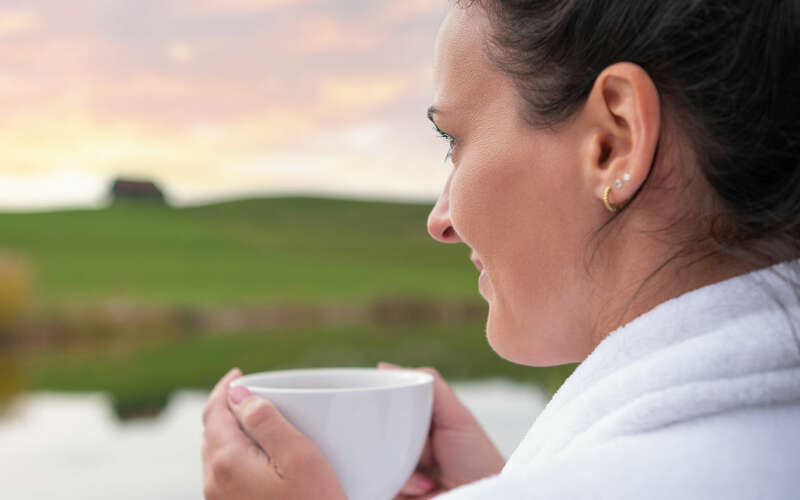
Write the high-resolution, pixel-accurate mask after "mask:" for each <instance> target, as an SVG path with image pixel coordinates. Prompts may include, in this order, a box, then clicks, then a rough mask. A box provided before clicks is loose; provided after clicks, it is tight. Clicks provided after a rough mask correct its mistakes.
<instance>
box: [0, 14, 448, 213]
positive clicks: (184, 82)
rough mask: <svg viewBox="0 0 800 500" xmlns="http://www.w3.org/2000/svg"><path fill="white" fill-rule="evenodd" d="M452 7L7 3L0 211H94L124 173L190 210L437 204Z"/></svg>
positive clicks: (1, 36) (0, 102)
mask: <svg viewBox="0 0 800 500" xmlns="http://www.w3.org/2000/svg"><path fill="white" fill-rule="evenodd" d="M445 9H446V2H445V0H441V1H439V0H70V1H68V2H67V1H63V0H3V2H2V4H1V5H0V209H30V208H46V207H52V206H65V205H74V204H77V205H91V204H93V203H97V201H98V200H100V199H102V197H103V195H104V193H105V192H106V191H107V187H108V183H109V181H110V180H111V179H112V178H114V177H116V176H129V177H135V178H147V179H154V180H156V181H158V182H160V183H162V185H163V186H164V187H165V188H166V191H167V193H168V195H169V197H170V198H171V199H172V200H173V201H174V202H176V203H179V204H192V203H200V202H205V201H210V200H215V199H221V198H230V197H236V196H246V195H261V194H272V193H285V192H292V193H330V194H334V195H345V196H359V197H368V198H373V197H392V198H404V199H431V200H432V199H434V198H435V196H436V195H437V194H438V192H439V190H440V189H441V186H442V185H443V183H444V181H445V178H446V176H447V170H448V166H447V165H446V164H445V163H444V162H443V156H444V153H445V150H446V146H445V144H444V142H442V141H441V139H439V138H437V137H436V135H435V133H434V132H433V130H432V128H431V126H430V125H429V124H428V123H427V122H426V119H425V110H426V109H427V106H428V105H429V104H430V98H431V93H432V89H431V64H432V53H433V42H434V39H435V36H436V30H437V28H438V25H439V23H440V21H441V19H442V17H443V14H444V11H445Z"/></svg>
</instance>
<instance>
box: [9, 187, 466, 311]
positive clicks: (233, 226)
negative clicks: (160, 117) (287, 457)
mask: <svg viewBox="0 0 800 500" xmlns="http://www.w3.org/2000/svg"><path fill="white" fill-rule="evenodd" d="M429 210H430V206H423V205H410V204H397V203H375V202H358V201H344V200H327V199H308V198H306V199H304V198H276V199H258V200H245V201H235V202H230V203H223V204H218V205H210V206H204V207H197V208H185V209H175V208H170V207H166V206H158V205H151V204H137V203H124V204H118V205H115V206H112V207H111V208H108V209H104V210H87V211H67V212H55V213H40V214H0V235H2V236H0V249H4V250H10V251H12V252H14V253H18V254H21V255H23V256H25V257H26V258H27V259H28V260H29V262H30V264H31V265H32V267H33V270H34V273H35V276H36V294H37V297H38V299H39V300H41V301H42V302H43V303H46V304H53V303H60V302H64V301H68V302H95V301H98V300H107V299H124V300H130V301H135V302H143V303H151V304H163V305H180V304H192V305H222V304H254V303H261V302H265V301H273V302H275V301H277V302H284V301H286V302H302V303H320V302H360V301H365V300H370V299H374V298H376V297H386V296H390V297H398V296H400V297H410V298H419V299H425V298H439V299H441V298H445V299H459V300H464V299H467V300H476V301H478V300H480V297H479V296H478V294H477V291H476V278H477V276H476V273H475V270H474V269H473V268H472V264H471V263H470V262H469V260H468V256H469V254H468V250H467V248H466V247H465V246H463V245H458V246H454V245H442V244H438V243H437V242H435V241H433V240H432V239H431V238H430V236H429V235H428V234H427V232H426V229H425V222H426V218H427V214H428V211H429Z"/></svg>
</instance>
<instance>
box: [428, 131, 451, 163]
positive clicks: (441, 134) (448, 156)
mask: <svg viewBox="0 0 800 500" xmlns="http://www.w3.org/2000/svg"><path fill="white" fill-rule="evenodd" d="M433 129H434V130H435V131H436V133H437V134H438V135H439V137H441V138H442V139H444V140H445V141H446V142H447V145H448V149H447V154H446V155H445V157H444V161H445V162H446V161H448V160H450V159H451V158H452V157H453V148H455V147H456V140H455V139H454V138H453V137H452V136H451V135H450V134H448V133H446V132H442V130H441V129H440V128H439V127H437V126H436V125H434V126H433Z"/></svg>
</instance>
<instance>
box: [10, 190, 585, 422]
mask: <svg viewBox="0 0 800 500" xmlns="http://www.w3.org/2000/svg"><path fill="white" fill-rule="evenodd" d="M429 209H430V207H429V206H423V205H404V204H393V203H366V202H355V201H338V200H322V199H301V198H282V199H263V200H247V201H237V202H231V203H224V204H219V205H213V206H206V207H198V208H187V209H174V208H169V207H165V206H158V205H149V204H130V203H128V204H121V205H116V206H112V207H111V208H108V209H104V210H95V211H71V212H56V213H42V214H0V234H2V240H0V241H2V243H0V248H2V249H3V250H6V251H10V252H11V253H14V254H19V255H21V256H23V257H24V258H25V259H26V260H27V261H28V262H29V264H30V266H31V268H32V271H33V273H34V275H35V294H34V300H35V301H36V303H37V304H38V305H39V306H40V307H45V308H48V307H60V306H63V305H65V304H66V305H69V304H81V305H83V304H90V305H91V304H93V303H98V302H105V301H110V300H124V301H131V302H136V303H142V304H148V305H156V306H164V307H175V306H184V305H188V306H192V307H200V308H212V309H213V308H215V307H220V306H227V305H233V306H236V305H254V304H266V303H293V304H304V305H308V304H312V305H313V304H322V303H352V304H367V303H370V302H371V301H375V300H380V299H387V298H389V299H391V298H400V299H411V300H417V301H419V300H440V301H441V300H451V301H462V302H479V301H482V299H481V298H480V296H479V295H478V293H477V273H476V271H475V269H474V268H473V267H472V264H471V262H470V261H469V258H468V257H469V253H468V249H467V248H466V247H465V246H464V245H442V244H438V243H436V242H434V241H433V240H432V239H431V238H430V237H429V236H428V234H427V232H426V229H425V222H426V218H427V214H428V210H429ZM113 342H116V343H115V344H106V345H96V346H86V345H84V346H81V347H73V348H70V349H69V350H59V351H44V352H42V351H33V352H26V353H23V354H19V355H17V356H15V357H14V358H13V359H4V360H3V359H0V369H3V370H5V372H7V373H0V379H2V380H6V381H12V382H13V381H16V382H13V383H12V384H11V386H12V387H11V390H12V391H13V390H15V389H14V386H16V390H20V388H21V389H23V390H58V391H106V392H109V393H110V394H112V395H113V397H114V398H115V400H116V405H117V409H118V411H119V412H120V413H121V414H126V415H128V414H136V413H140V412H147V411H149V410H151V409H154V408H158V407H159V406H160V405H162V404H163V403H164V402H165V401H166V398H167V397H168V396H169V394H170V393H171V392H172V391H174V390H176V389H183V388H198V389H208V388H210V387H211V386H212V385H213V384H214V383H215V382H216V380H217V379H218V378H219V377H220V376H221V375H222V374H223V373H224V372H226V371H227V370H228V369H229V368H231V367H233V366H239V367H240V368H242V369H243V370H244V371H245V372H253V371H262V370H271V369H280V368H293V367H314V366H374V365H375V364H376V363H377V362H378V361H381V360H385V361H391V362H394V363H398V364H402V365H407V366H434V367H436V368H438V369H439V370H440V371H441V372H442V373H443V374H444V375H445V376H446V377H448V378H450V379H454V380H462V379H474V378H486V377H508V378H512V379H516V380H521V381H528V382H532V383H535V384H538V385H539V386H541V387H543V388H545V389H546V390H547V391H549V392H552V391H554V390H555V389H556V388H557V387H558V386H559V385H560V384H561V382H562V381H563V380H564V378H565V377H566V376H567V375H568V374H569V373H570V372H571V371H572V367H571V366H566V367H559V368H552V369H535V368H530V367H523V366H518V365H513V364H511V363H509V362H507V361H505V360H503V359H501V358H499V357H498V356H497V355H496V354H495V353H494V352H493V351H492V349H491V348H490V346H489V345H488V343H487V342H486V339H485V333H484V322H483V321H477V320H476V321H474V322H469V323H464V324H424V323H419V324H409V325H402V326H400V325H394V326H379V325H353V326H341V325H339V326H334V325H308V326H302V327H301V326H296V327H292V328H284V329H279V330H264V329H262V330H261V331H246V332H241V331H240V332H214V333H213V334H206V335H202V336H199V335H196V334H195V335H189V336H188V338H186V337H180V336H178V337H175V338H172V337H167V338H161V339H158V340H152V339H151V340H147V341H144V340H141V339H137V338H131V337H125V338H122V339H116V340H114V341H113ZM0 356H2V354H1V353H0ZM6 358H7V357H6ZM3 366H4V367H5V368H3ZM9 370H10V371H9ZM0 389H2V387H0ZM2 392H3V391H2V390H0V393H2ZM6 392H8V389H6Z"/></svg>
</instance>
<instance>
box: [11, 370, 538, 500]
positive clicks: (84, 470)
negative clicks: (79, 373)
mask: <svg viewBox="0 0 800 500" xmlns="http://www.w3.org/2000/svg"><path fill="white" fill-rule="evenodd" d="M454 388H455V391H456V393H457V394H458V395H459V397H461V399H462V401H464V402H465V404H466V405H467V406H468V407H469V408H470V409H471V410H472V412H473V413H474V414H475V416H476V417H477V418H478V420H479V421H480V422H481V423H482V424H483V425H484V427H485V428H486V429H487V431H488V432H489V434H490V435H491V436H492V438H493V439H494V441H495V442H496V443H497V444H498V447H499V448H500V451H501V452H502V453H503V454H504V455H505V456H509V455H510V454H511V452H512V451H513V450H514V448H515V447H516V445H517V443H519V440H520V439H521V438H522V437H523V436H524V434H525V432H526V431H527V429H528V428H529V427H530V424H531V423H532V422H533V420H534V419H535V417H536V416H537V415H538V414H539V412H540V411H541V409H542V408H543V407H544V404H545V398H544V397H543V395H542V394H541V392H540V391H538V390H536V389H534V388H531V387H529V386H525V385H520V384H516V383H511V382H507V381H503V380H488V381H482V382H477V383H460V384H454ZM206 396H207V394H205V393H201V392H179V393H176V394H175V395H174V396H173V397H172V398H171V399H170V401H169V403H168V405H167V407H166V408H165V409H164V411H163V412H161V414H160V415H159V416H157V417H155V418H152V419H146V420H135V421H126V422H120V421H119V420H118V419H117V418H116V416H115V415H114V412H113V409H112V407H111V404H110V401H109V399H108V398H107V397H106V396H104V395H103V394H81V395H66V394H58V393H37V394H33V395H28V396H24V397H21V398H19V399H17V400H16V402H15V403H14V404H13V405H12V407H11V409H10V412H9V413H8V414H6V415H5V416H4V417H3V419H2V420H0V463H2V464H3V477H4V480H3V495H2V496H3V498H4V499H5V500H23V499H24V500H40V499H41V500H45V499H47V500H52V499H63V500H70V499H81V500H94V499H97V500H100V499H103V500H105V499H108V498H114V499H116V500H134V499H136V500H144V499H147V500H152V499H162V498H163V499H172V500H199V499H201V498H202V486H201V469H200V468H201V466H200V446H201V433H202V424H201V422H200V415H201V412H202V409H203V406H204V404H205V399H206Z"/></svg>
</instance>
